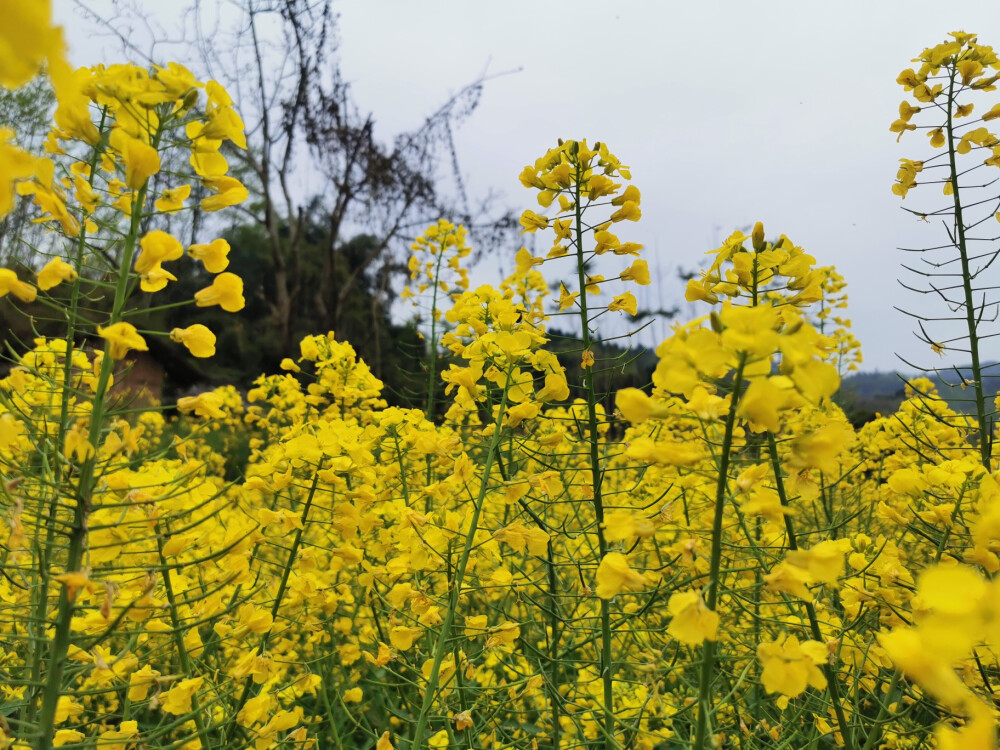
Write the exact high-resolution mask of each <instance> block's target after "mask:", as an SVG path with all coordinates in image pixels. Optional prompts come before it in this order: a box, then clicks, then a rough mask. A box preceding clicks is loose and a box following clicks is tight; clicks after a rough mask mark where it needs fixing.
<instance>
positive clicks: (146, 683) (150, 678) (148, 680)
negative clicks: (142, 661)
mask: <svg viewBox="0 0 1000 750" xmlns="http://www.w3.org/2000/svg"><path fill="white" fill-rule="evenodd" d="M159 676H160V673H159V672H158V671H157V670H155V669H153V668H152V667H151V666H149V665H148V664H146V665H144V666H143V667H142V668H141V669H139V670H138V671H135V672H133V673H132V674H130V675H129V678H128V699H129V700H130V701H133V702H137V701H144V700H146V696H148V695H149V691H150V689H151V688H152V687H153V686H154V685H156V678H157V677H159Z"/></svg>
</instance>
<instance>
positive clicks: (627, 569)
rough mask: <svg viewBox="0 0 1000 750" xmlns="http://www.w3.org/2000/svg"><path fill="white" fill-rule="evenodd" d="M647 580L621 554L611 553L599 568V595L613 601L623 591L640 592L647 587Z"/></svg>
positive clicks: (604, 558) (605, 557) (603, 559)
mask: <svg viewBox="0 0 1000 750" xmlns="http://www.w3.org/2000/svg"><path fill="white" fill-rule="evenodd" d="M645 585H646V579H645V578H644V577H643V576H642V575H641V574H640V573H637V572H636V571H634V570H632V568H631V566H630V565H629V564H628V558H627V557H626V556H625V555H623V554H622V553H621V552H609V553H608V554H606V555H605V556H604V557H603V558H601V564H600V565H599V566H598V567H597V591H596V593H597V595H598V596H599V597H601V598H602V599H612V598H614V597H616V596H618V594H620V593H622V592H623V591H638V590H640V589H642V588H643V587H645Z"/></svg>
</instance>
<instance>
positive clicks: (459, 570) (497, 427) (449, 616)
mask: <svg viewBox="0 0 1000 750" xmlns="http://www.w3.org/2000/svg"><path fill="white" fill-rule="evenodd" d="M507 375H508V378H507V381H508V382H507V384H506V385H505V386H504V389H503V396H502V398H501V399H500V408H499V410H498V411H497V417H496V421H495V422H494V425H493V427H494V430H493V437H492V438H491V439H490V445H489V448H488V449H487V451H486V460H485V462H484V464H483V474H482V477H483V478H482V482H481V484H480V485H479V493H478V494H477V496H476V503H475V507H474V508H473V511H472V518H471V520H470V521H469V530H468V532H466V535H465V544H464V545H463V546H462V554H461V555H460V556H459V559H458V565H457V566H456V567H455V574H454V577H453V579H452V584H451V590H450V591H449V592H448V607H447V610H446V611H445V615H444V621H443V622H442V623H441V628H440V630H439V631H438V637H437V642H436V643H435V645H434V661H433V662H432V664H431V671H430V675H429V676H428V678H427V686H426V687H425V688H424V699H423V702H422V703H421V705H420V715H419V716H418V717H417V724H416V727H415V728H414V730H413V739H412V740H411V742H410V750H419V748H420V747H421V742H423V738H424V732H425V731H426V729H427V723H428V720H429V718H430V712H431V708H432V707H433V705H434V697H435V695H436V694H437V689H438V680H439V679H440V676H441V663H442V662H443V661H444V654H445V651H447V649H448V639H449V638H450V637H451V628H452V625H453V624H454V622H455V615H456V613H457V612H458V600H459V597H460V596H461V593H462V584H463V583H464V581H465V571H466V569H467V568H468V567H469V556H470V555H471V554H472V548H473V547H474V546H475V542H476V532H477V531H478V530H479V516H480V514H481V513H482V510H483V503H484V502H485V500H486V493H487V491H488V489H489V478H490V473H491V472H492V471H493V463H494V461H495V460H496V453H497V448H498V447H499V446H500V437H501V435H502V434H503V429H502V428H501V425H502V424H503V418H504V415H505V413H506V411H507V394H508V391H509V390H510V382H509V381H510V371H509V370H508V372H507ZM458 668H459V665H458V664H456V665H455V669H458Z"/></svg>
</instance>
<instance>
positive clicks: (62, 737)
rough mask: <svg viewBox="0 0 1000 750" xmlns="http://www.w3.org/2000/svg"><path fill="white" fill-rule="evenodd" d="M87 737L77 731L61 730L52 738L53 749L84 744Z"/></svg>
mask: <svg viewBox="0 0 1000 750" xmlns="http://www.w3.org/2000/svg"><path fill="white" fill-rule="evenodd" d="M84 737H86V735H85V734H84V733H83V732H80V731H78V730H76V729H59V730H58V731H56V733H55V736H54V737H53V738H52V746H53V747H62V746H63V745H69V744H71V743H76V742H82V741H83V739H84Z"/></svg>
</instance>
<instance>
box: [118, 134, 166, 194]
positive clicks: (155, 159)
mask: <svg viewBox="0 0 1000 750" xmlns="http://www.w3.org/2000/svg"><path fill="white" fill-rule="evenodd" d="M110 143H111V147H112V148H113V149H115V151H117V152H118V153H119V154H121V157H122V161H123V162H124V163H125V184H126V185H128V186H129V187H130V188H132V190H139V189H141V188H142V187H143V186H145V184H146V181H147V180H149V178H150V177H152V176H153V175H154V174H156V173H157V172H159V171H160V154H159V152H158V151H157V150H156V149H155V148H153V147H152V146H150V145H149V144H148V143H144V142H143V141H141V140H139V139H138V138H134V137H132V136H130V135H128V134H127V133H125V131H124V130H120V129H119V130H113V131H111V139H110Z"/></svg>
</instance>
